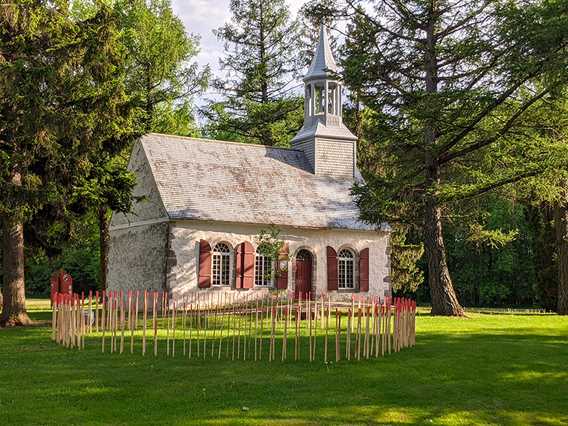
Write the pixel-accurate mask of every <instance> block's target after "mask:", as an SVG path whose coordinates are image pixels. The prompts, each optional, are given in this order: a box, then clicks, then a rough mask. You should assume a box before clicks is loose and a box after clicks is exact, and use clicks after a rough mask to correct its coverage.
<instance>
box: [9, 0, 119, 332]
mask: <svg viewBox="0 0 568 426" xmlns="http://www.w3.org/2000/svg"><path fill="white" fill-rule="evenodd" d="M0 6H1V7H0V21H1V22H0V52H1V53H0V188H1V189H0V192H2V194H3V197H2V200H0V214H1V216H2V222H3V272H4V276H3V282H4V284H3V289H4V291H3V295H4V300H3V309H2V317H1V319H0V322H1V324H3V325H25V324H28V323H29V322H30V320H29V317H28V315H27V313H26V309H25V283H24V224H25V223H26V222H29V221H30V219H31V218H33V217H34V215H37V214H38V213H39V212H40V211H42V209H43V208H45V207H46V206H47V205H49V206H51V208H52V209H54V210H57V211H60V212H63V214H64V213H65V211H66V209H67V205H68V201H69V200H70V199H71V198H72V196H73V195H72V194H73V189H74V186H75V183H76V181H77V177H78V176H83V175H85V174H88V173H89V171H90V170H91V169H92V167H93V164H92V163H91V159H92V153H93V152H98V151H99V150H100V147H101V144H102V143H103V140H102V139H101V138H98V137H93V136H92V133H93V131H94V130H95V129H97V131H98V129H100V128H107V126H108V125H109V123H112V125H120V124H121V123H120V118H121V117H127V116H128V115H129V114H128V113H129V107H128V105H127V104H126V103H125V101H126V97H125V94H124V84H123V82H124V78H123V77H124V76H123V74H121V70H122V69H123V66H122V60H123V57H122V52H121V51H120V48H119V43H118V42H117V37H118V32H117V29H116V20H115V16H114V15H113V14H112V11H111V10H109V8H107V7H105V6H104V5H98V7H97V11H96V13H95V14H93V15H92V16H91V17H90V18H89V19H84V20H81V19H78V20H77V19H73V18H72V17H71V15H70V8H69V2H67V1H64V0H59V1H49V2H48V1H27V0H22V1H19V2H16V3H14V2H3V3H2V4H1V5H0Z"/></svg>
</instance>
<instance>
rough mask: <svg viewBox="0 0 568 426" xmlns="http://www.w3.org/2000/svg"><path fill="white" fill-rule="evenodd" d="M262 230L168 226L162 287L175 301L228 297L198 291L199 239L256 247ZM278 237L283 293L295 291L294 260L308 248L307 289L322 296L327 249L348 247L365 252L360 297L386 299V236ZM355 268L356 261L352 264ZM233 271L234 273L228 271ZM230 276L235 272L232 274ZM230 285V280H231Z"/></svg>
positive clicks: (318, 233)
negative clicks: (284, 255) (285, 253)
mask: <svg viewBox="0 0 568 426" xmlns="http://www.w3.org/2000/svg"><path fill="white" fill-rule="evenodd" d="M260 229H261V227H259V226H255V225H245V224H232V223H219V222H203V221H178V222H174V223H171V224H170V230H169V243H168V247H169V251H168V253H169V254H168V261H167V263H168V267H167V286H168V289H169V290H170V292H171V295H172V296H174V297H175V298H176V299H178V300H179V299H180V298H183V297H184V296H186V295H191V294H194V293H196V292H201V293H202V292H206V291H210V292H221V293H223V292H227V291H231V290H232V289H231V288H230V287H212V288H210V289H207V290H203V289H198V287H197V273H198V270H197V268H198V256H199V240H200V239H204V240H207V241H209V243H210V245H211V246H212V247H213V246H214V245H215V244H216V243H218V242H225V243H228V244H229V245H230V246H231V247H232V248H234V247H235V246H236V245H238V244H239V243H241V242H243V241H250V242H251V243H252V244H253V245H254V246H255V247H256V243H255V237H256V236H257V235H258V233H259V231H260ZM281 237H282V239H283V240H285V241H286V242H287V243H288V245H289V249H290V258H291V261H290V263H289V268H288V290H293V289H294V285H295V283H294V257H295V255H296V253H297V252H298V251H299V250H300V249H302V248H305V249H308V250H309V251H310V252H311V253H312V256H313V260H314V261H313V268H314V272H313V275H312V277H313V278H312V288H313V289H314V290H315V292H316V294H317V295H320V294H327V257H326V247H327V246H328V245H329V246H332V247H333V248H334V249H335V250H336V251H339V250H340V249H341V248H343V247H348V248H350V249H352V250H353V251H355V252H356V253H359V252H360V251H361V250H362V249H364V248H367V247H368V248H369V292H368V293H361V294H366V295H374V296H381V297H383V296H385V295H390V283H389V281H390V280H389V271H390V259H389V250H390V249H389V234H388V233H386V232H363V231H349V230H299V229H287V228H282V234H281ZM356 264H357V262H356ZM233 269H234V268H233ZM232 274H233V276H234V270H233V271H232ZM233 282H234V281H233ZM250 291H252V292H266V291H267V290H266V288H254V289H251V290H238V291H234V292H233V293H237V294H239V295H241V296H243V297H244V296H246V294H247V293H248V292H250ZM333 293H334V296H335V298H347V299H349V298H351V295H352V294H353V292H345V291H339V292H333Z"/></svg>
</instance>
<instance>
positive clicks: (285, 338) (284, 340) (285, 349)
mask: <svg viewBox="0 0 568 426" xmlns="http://www.w3.org/2000/svg"><path fill="white" fill-rule="evenodd" d="M289 316H290V305H288V304H287V305H286V310H285V311H284V336H283V337H282V361H286V357H287V355H288V317H289Z"/></svg>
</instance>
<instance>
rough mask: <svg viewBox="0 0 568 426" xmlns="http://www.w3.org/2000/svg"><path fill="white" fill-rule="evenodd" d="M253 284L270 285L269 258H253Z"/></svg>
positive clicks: (270, 270) (270, 262)
mask: <svg viewBox="0 0 568 426" xmlns="http://www.w3.org/2000/svg"><path fill="white" fill-rule="evenodd" d="M254 266H255V269H254V284H255V285H258V286H271V285H272V261H271V259H270V258H268V257H266V256H264V255H262V254H258V253H257V255H256V258H255V265H254Z"/></svg>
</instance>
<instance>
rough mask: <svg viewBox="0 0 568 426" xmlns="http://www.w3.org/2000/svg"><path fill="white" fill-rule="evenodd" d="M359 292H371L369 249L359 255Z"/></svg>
mask: <svg viewBox="0 0 568 426" xmlns="http://www.w3.org/2000/svg"><path fill="white" fill-rule="evenodd" d="M359 291H369V249H368V248H366V249H363V250H361V253H360V254H359Z"/></svg>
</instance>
